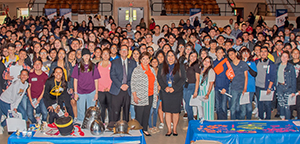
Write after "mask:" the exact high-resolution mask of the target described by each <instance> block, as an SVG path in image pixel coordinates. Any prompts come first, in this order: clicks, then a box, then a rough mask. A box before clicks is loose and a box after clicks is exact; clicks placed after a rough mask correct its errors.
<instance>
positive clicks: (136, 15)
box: [118, 7, 144, 28]
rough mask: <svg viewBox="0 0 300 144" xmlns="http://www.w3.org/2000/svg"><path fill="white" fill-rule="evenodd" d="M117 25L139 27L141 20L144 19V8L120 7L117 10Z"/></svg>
mask: <svg viewBox="0 0 300 144" xmlns="http://www.w3.org/2000/svg"><path fill="white" fill-rule="evenodd" d="M118 15H119V17H118V23H119V24H118V25H119V26H120V27H126V25H127V24H128V23H130V24H131V25H132V28H135V27H136V26H137V25H139V23H140V20H141V18H143V17H144V8H142V7H120V8H119V10H118Z"/></svg>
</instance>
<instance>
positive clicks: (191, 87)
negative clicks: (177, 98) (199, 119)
mask: <svg viewBox="0 0 300 144" xmlns="http://www.w3.org/2000/svg"><path fill="white" fill-rule="evenodd" d="M195 86H196V85H195V84H194V83H189V85H188V87H187V88H185V87H184V88H183V99H184V102H185V110H186V112H187V115H188V120H189V121H191V120H193V119H194V116H193V115H194V113H193V107H192V106H190V99H191V96H192V95H193V94H194V92H195ZM197 94H198V93H197Z"/></svg>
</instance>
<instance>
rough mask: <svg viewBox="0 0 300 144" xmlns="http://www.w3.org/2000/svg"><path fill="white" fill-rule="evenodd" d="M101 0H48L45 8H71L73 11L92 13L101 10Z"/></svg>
mask: <svg viewBox="0 0 300 144" xmlns="http://www.w3.org/2000/svg"><path fill="white" fill-rule="evenodd" d="M99 3H100V0H47V2H46V4H45V7H44V8H56V9H57V12H59V9H60V8H71V9H72V13H79V14H91V13H94V14H95V13H98V12H99Z"/></svg>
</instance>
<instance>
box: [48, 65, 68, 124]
mask: <svg viewBox="0 0 300 144" xmlns="http://www.w3.org/2000/svg"><path fill="white" fill-rule="evenodd" d="M67 89H68V84H67V81H66V78H65V74H64V72H63V68H61V67H56V68H54V70H53V73H51V76H50V77H49V78H48V80H47V81H46V83H45V90H44V96H43V98H44V103H45V106H46V108H47V110H48V112H49V123H53V122H54V119H55V118H58V117H59V116H58V115H57V114H56V113H55V107H54V106H55V105H58V106H59V107H60V108H63V106H64V105H65V107H66V109H67V112H68V113H69V115H71V116H73V110H72V107H71V104H70V100H71V99H70V96H69V94H68V92H67Z"/></svg>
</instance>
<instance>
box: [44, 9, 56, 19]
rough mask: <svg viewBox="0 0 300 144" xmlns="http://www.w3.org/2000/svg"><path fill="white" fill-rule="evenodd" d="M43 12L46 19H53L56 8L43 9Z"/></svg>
mask: <svg viewBox="0 0 300 144" xmlns="http://www.w3.org/2000/svg"><path fill="white" fill-rule="evenodd" d="M45 14H46V16H47V18H48V19H53V17H54V16H56V15H57V10H56V9H45Z"/></svg>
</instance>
